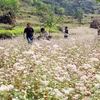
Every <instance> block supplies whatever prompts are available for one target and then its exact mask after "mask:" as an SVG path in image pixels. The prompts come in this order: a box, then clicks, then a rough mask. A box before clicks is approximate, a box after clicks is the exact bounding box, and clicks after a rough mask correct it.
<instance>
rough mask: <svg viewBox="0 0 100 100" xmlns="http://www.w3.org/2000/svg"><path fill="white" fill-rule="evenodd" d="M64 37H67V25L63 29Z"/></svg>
mask: <svg viewBox="0 0 100 100" xmlns="http://www.w3.org/2000/svg"><path fill="white" fill-rule="evenodd" d="M64 38H68V27H67V26H66V27H65V30H64Z"/></svg>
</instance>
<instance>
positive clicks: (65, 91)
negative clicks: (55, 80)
mask: <svg viewBox="0 0 100 100" xmlns="http://www.w3.org/2000/svg"><path fill="white" fill-rule="evenodd" d="M62 92H63V93H65V94H68V95H69V94H70V92H69V91H68V90H66V89H62Z"/></svg>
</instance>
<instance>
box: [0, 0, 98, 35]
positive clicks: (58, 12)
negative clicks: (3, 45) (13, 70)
mask: <svg viewBox="0 0 100 100" xmlns="http://www.w3.org/2000/svg"><path fill="white" fill-rule="evenodd" d="M94 1H95V0H92V1H90V0H84V1H83V0H72V1H71V0H0V10H1V11H0V15H3V14H7V13H8V12H13V13H14V14H15V16H16V21H15V20H12V21H13V26H16V27H15V28H12V26H10V25H8V24H5V25H4V24H1V25H0V34H11V35H13V36H15V35H19V34H22V33H23V29H24V27H25V26H26V23H27V22H31V24H32V26H33V27H34V29H35V33H38V32H39V30H40V28H41V27H45V28H46V29H47V30H48V31H49V32H59V30H60V31H61V30H62V28H63V27H65V26H66V25H68V26H69V27H76V26H78V25H79V24H81V23H82V24H84V25H86V26H87V25H88V26H89V24H90V22H91V17H93V16H94V15H96V13H95V12H97V10H98V7H97V6H99V4H96V3H95V2H94ZM97 1H99V0H97ZM80 4H81V5H80ZM94 7H95V9H94ZM91 11H93V12H91ZM98 11H99V10H98ZM87 13H88V14H87ZM97 13H98V12H97ZM15 24H16V25H15Z"/></svg>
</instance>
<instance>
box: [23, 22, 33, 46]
mask: <svg viewBox="0 0 100 100" xmlns="http://www.w3.org/2000/svg"><path fill="white" fill-rule="evenodd" d="M33 35H34V29H33V28H32V27H31V24H30V23H27V27H26V28H25V29H24V38H25V37H26V39H27V41H28V43H29V44H32V42H33V39H34V37H33Z"/></svg>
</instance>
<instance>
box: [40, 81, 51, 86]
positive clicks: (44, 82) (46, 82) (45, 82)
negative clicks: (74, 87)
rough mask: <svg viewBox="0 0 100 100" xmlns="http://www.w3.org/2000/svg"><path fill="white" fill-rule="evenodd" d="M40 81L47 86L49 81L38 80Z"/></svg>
mask: <svg viewBox="0 0 100 100" xmlns="http://www.w3.org/2000/svg"><path fill="white" fill-rule="evenodd" d="M40 82H41V83H42V84H43V85H45V86H47V85H48V84H49V81H43V80H40Z"/></svg>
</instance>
